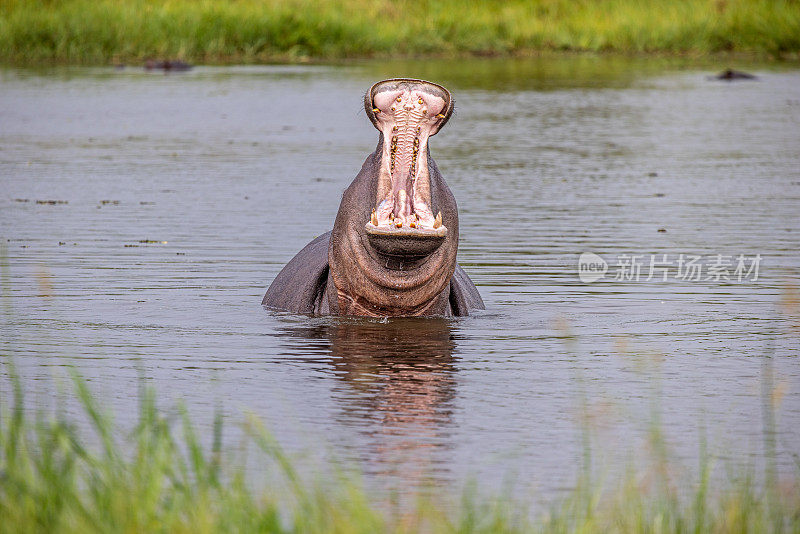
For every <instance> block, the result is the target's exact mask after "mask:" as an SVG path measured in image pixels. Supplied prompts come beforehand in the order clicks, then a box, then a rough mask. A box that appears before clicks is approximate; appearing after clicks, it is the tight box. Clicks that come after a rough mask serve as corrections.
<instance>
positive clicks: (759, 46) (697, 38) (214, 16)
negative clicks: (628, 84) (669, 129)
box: [0, 0, 800, 64]
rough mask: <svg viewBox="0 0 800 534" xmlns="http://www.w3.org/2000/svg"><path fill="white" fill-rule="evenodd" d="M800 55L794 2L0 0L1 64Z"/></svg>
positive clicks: (799, 19) (799, 16)
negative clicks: (554, 54) (554, 53)
mask: <svg viewBox="0 0 800 534" xmlns="http://www.w3.org/2000/svg"><path fill="white" fill-rule="evenodd" d="M549 50H558V51H561V50H570V51H613V52H622V53H641V52H665V53H676V54H686V53H688V54H706V53H714V52H734V53H736V52H742V53H750V54H763V55H771V56H785V55H796V53H797V52H798V51H800V3H798V2H797V1H795V0H654V1H650V2H647V1H642V0H508V1H500V0H497V1H485V2H471V3H465V2H459V1H457V0H436V1H432V0H431V1H429V0H415V1H410V0H376V1H375V2H368V1H365V0H320V1H315V0H284V1H279V0H260V1H259V0H237V1H217V0H0V61H2V62H5V63H10V64H36V63H49V62H59V63H75V64H107V63H112V62H116V63H127V62H141V61H143V60H145V59H147V58H181V59H184V60H189V61H193V62H200V63H243V62H267V61H299V60H307V59H326V60H332V59H341V58H353V57H401V56H405V57H408V56H460V55H514V54H528V53H536V52H540V51H549Z"/></svg>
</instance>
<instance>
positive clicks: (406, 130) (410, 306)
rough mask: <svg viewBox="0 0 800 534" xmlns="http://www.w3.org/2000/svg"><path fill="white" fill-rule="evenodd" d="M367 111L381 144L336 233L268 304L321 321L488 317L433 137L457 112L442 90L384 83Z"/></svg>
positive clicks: (288, 272)
mask: <svg viewBox="0 0 800 534" xmlns="http://www.w3.org/2000/svg"><path fill="white" fill-rule="evenodd" d="M364 108H365V110H366V113H367V116H368V117H369V119H370V120H371V121H372V123H373V125H375V127H376V128H377V129H378V131H379V132H380V134H379V137H378V146H377V148H376V149H375V152H373V153H372V154H370V155H369V156H368V157H367V159H366V161H365V162H364V165H363V166H362V168H361V172H359V173H358V176H356V178H355V180H353V182H352V183H351V184H350V186H349V187H348V188H347V189H346V190H345V192H344V195H343V196H342V202H341V204H340V206H339V212H338V214H337V215H336V221H335V222H334V225H333V230H331V231H330V232H327V233H325V234H323V235H321V236H319V237H318V238H317V239H315V240H313V241H312V242H311V243H309V244H308V245H306V247H305V248H303V250H301V251H300V252H299V253H298V254H297V255H296V256H295V257H294V258H293V259H292V260H291V261H290V262H289V263H288V264H286V266H285V267H284V268H283V269H282V270H281V272H280V273H278V276H276V277H275V280H274V281H273V282H272V285H270V287H269V289H268V290H267V293H266V295H264V299H263V301H262V304H263V305H264V306H266V307H269V308H272V309H276V310H285V311H289V312H294V313H303V314H312V315H325V314H333V315H362V316H374V317H381V316H432V315H439V316H458V315H468V314H469V310H474V309H483V308H484V305H483V300H482V299H481V296H480V294H479V293H478V290H477V289H476V288H475V285H474V284H473V283H472V280H470V279H469V276H467V274H466V273H465V272H464V270H463V269H462V268H461V267H460V266H459V265H458V264H457V263H456V254H457V252H458V207H457V205H456V201H455V198H454V197H453V194H452V192H451V191H450V188H448V187H447V184H446V183H445V181H444V178H442V175H441V174H440V173H439V169H438V168H437V166H436V163H435V162H434V161H433V158H431V155H430V149H429V146H428V139H429V138H430V137H431V136H433V135H435V134H436V133H437V132H438V131H439V130H440V129H441V128H442V127H443V126H444V125H445V124H446V123H447V121H448V120H449V118H450V116H451V115H452V113H453V99H452V97H451V95H450V93H449V92H448V91H447V90H446V89H445V88H444V87H442V86H440V85H437V84H434V83H430V82H426V81H423V80H414V79H408V78H396V79H391V80H384V81H382V82H378V83H376V84H375V85H373V86H372V87H370V89H369V90H368V91H367V93H366V95H365V96H364Z"/></svg>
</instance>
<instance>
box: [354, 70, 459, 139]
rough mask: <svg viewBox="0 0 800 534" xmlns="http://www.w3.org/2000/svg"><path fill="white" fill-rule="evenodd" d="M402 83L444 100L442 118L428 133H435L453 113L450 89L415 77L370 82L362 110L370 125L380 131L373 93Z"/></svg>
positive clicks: (400, 85) (396, 86) (397, 86)
mask: <svg viewBox="0 0 800 534" xmlns="http://www.w3.org/2000/svg"><path fill="white" fill-rule="evenodd" d="M404 85H406V86H407V85H412V86H414V85H415V86H417V87H418V88H419V89H422V90H425V91H428V92H430V93H432V94H435V95H436V96H439V97H441V98H443V99H444V100H445V107H444V110H442V113H441V114H442V115H444V118H442V119H441V121H440V122H439V123H438V124H436V126H434V128H433V129H432V130H431V133H430V135H435V134H436V132H438V131H439V130H441V129H442V126H444V125H445V124H447V121H448V120H450V116H451V115H452V114H453V107H454V102H453V97H452V95H450V91H448V90H447V89H445V88H444V87H442V86H441V85H439V84H436V83H433V82H428V81H425V80H418V79H415V78H389V79H388V80H382V81H380V82H376V83H374V84H372V87H370V88H369V89H368V90H367V92H366V93H365V94H364V111H366V112H367V117H369V120H370V122H372V125H373V126H375V128H376V129H377V130H379V131H380V126H379V125H378V118H377V117H376V115H375V113H376V112H375V101H374V99H375V95H376V94H377V93H379V92H381V91H388V90H391V89H394V88H399V87H402V86H404Z"/></svg>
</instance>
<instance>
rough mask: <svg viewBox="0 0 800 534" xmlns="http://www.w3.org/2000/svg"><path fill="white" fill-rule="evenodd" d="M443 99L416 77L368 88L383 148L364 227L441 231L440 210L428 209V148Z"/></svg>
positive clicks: (444, 106) (446, 97)
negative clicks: (374, 194) (374, 198)
mask: <svg viewBox="0 0 800 534" xmlns="http://www.w3.org/2000/svg"><path fill="white" fill-rule="evenodd" d="M448 100H449V95H447V94H446V93H445V92H444V91H443V89H441V88H439V87H438V86H434V85H433V84H428V83H426V82H419V81H402V82H395V83H389V82H386V83H383V84H380V85H378V86H377V87H376V88H375V89H374V90H373V95H372V104H373V109H372V112H373V113H374V114H375V123H376V126H377V128H378V129H379V130H380V131H381V132H382V133H383V139H384V146H383V157H382V160H381V176H380V178H379V185H378V198H377V205H376V207H375V210H374V212H373V214H372V216H371V217H370V222H369V223H368V225H367V226H368V229H370V230H378V229H381V230H384V231H386V230H393V229H398V228H414V229H419V230H423V231H424V230H426V229H427V230H437V232H436V233H437V234H438V233H442V232H446V228H444V227H443V226H442V221H441V214H439V215H438V216H434V214H433V211H432V209H431V194H430V176H429V174H428V160H427V146H428V138H429V137H430V136H431V135H433V134H435V133H436V131H437V130H438V128H439V126H440V125H441V124H442V123H443V122H444V119H445V116H444V115H443V113H444V112H445V111H447V106H448V103H449V102H448ZM439 229H441V230H439ZM404 233H405V232H404Z"/></svg>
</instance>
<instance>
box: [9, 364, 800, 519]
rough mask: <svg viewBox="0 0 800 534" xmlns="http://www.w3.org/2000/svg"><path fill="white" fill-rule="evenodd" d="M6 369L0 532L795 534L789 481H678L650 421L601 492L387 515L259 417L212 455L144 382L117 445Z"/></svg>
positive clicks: (587, 472) (704, 461)
mask: <svg viewBox="0 0 800 534" xmlns="http://www.w3.org/2000/svg"><path fill="white" fill-rule="evenodd" d="M4 363H5V364H6V365H5V371H7V373H6V378H5V379H4V383H5V384H10V385H11V391H10V392H8V395H6V394H5V393H4V395H3V396H2V397H0V402H2V403H3V405H2V406H1V407H0V409H2V417H1V418H0V518H1V519H2V520H0V532H48V533H60V532H75V533H78V532H80V533H90V532H103V533H107V532H192V533H202V532H248V533H249V532H303V533H328V532H331V533H336V532H342V533H352V532H364V533H375V532H420V531H422V532H447V533H456V532H459V533H469V532H581V533H592V532H604V533H605V532H620V533H623V532H695V533H700V532H800V493H798V487H797V479H796V477H795V479H794V480H791V481H789V480H786V479H784V480H782V481H781V480H778V478H777V477H776V476H775V474H774V472H773V471H772V469H773V468H774V466H773V467H770V466H771V463H770V459H769V458H766V459H765V460H766V465H767V468H766V474H765V476H764V477H762V478H763V480H762V481H761V482H758V483H756V482H755V479H756V478H757V477H755V475H754V472H753V470H752V469H746V470H745V472H742V473H738V475H736V476H733V477H730V478H729V479H728V480H729V482H727V483H725V484H723V485H722V486H720V485H719V483H714V482H713V481H712V480H713V478H712V477H710V471H711V457H710V455H708V453H707V452H705V451H702V452H701V461H700V466H699V469H698V472H697V473H696V477H693V479H694V480H693V481H689V482H684V483H681V482H680V481H676V480H675V478H674V476H673V475H671V474H670V472H671V471H672V470H671V469H670V465H669V460H668V458H666V456H665V454H664V451H665V450H666V449H665V446H664V442H663V437H662V434H661V429H660V428H659V427H658V425H657V419H656V420H655V421H654V422H653V423H654V424H653V428H652V431H651V436H650V440H651V441H650V446H651V447H652V450H653V451H655V453H654V455H653V466H651V467H650V468H648V470H647V473H646V476H642V473H638V474H634V473H631V474H629V476H627V477H625V478H624V479H623V480H621V481H619V483H618V484H612V485H611V486H608V485H607V487H605V488H604V487H603V486H602V485H601V484H599V483H598V482H597V481H592V480H591V478H592V477H591V469H590V463H587V464H586V465H585V466H584V467H588V468H589V469H583V470H582V472H583V474H582V475H581V476H580V477H579V480H578V481H577V483H576V485H575V489H574V490H573V491H572V492H571V493H570V494H569V495H567V496H566V497H565V498H563V499H562V500H561V501H559V502H558V503H556V504H554V505H553V506H552V507H551V508H550V509H549V511H547V512H546V513H544V514H538V515H532V514H530V513H529V511H528V509H527V507H526V505H525V503H522V502H516V501H514V500H513V498H510V497H500V498H494V499H486V498H485V496H484V498H483V499H481V498H479V497H476V496H475V495H476V494H475V493H472V494H470V493H468V494H467V496H466V497H465V498H464V499H463V500H462V501H461V503H460V504H457V505H455V506H453V505H452V503H450V504H445V505H444V506H443V505H442V503H438V502H433V501H431V500H430V499H424V498H421V499H420V500H418V501H417V502H416V505H414V506H412V509H408V510H403V511H402V512H401V515H399V516H390V515H387V514H385V513H384V512H382V511H381V510H380V509H379V507H377V506H376V505H375V503H373V502H371V500H370V498H369V497H368V494H367V492H366V491H365V490H364V489H363V488H362V487H361V485H360V484H359V483H357V481H354V480H353V479H352V478H348V477H346V476H345V475H338V476H336V475H334V476H332V478H331V479H329V480H327V481H324V482H322V483H320V482H317V483H309V482H307V481H305V479H304V477H302V476H301V475H300V474H299V473H298V471H297V470H296V468H295V466H294V465H293V462H292V460H291V459H290V458H289V457H288V456H287V455H286V454H285V453H284V452H282V450H281V448H280V446H279V445H278V443H277V442H276V441H275V440H274V439H273V438H272V437H271V436H270V435H269V433H268V432H267V431H266V430H265V429H264V428H263V426H262V425H261V424H260V422H259V421H258V420H257V419H255V418H252V417H251V418H248V419H246V421H245V422H244V423H243V432H244V435H245V436H246V439H247V442H248V444H249V446H250V447H249V448H250V449H252V448H255V449H256V450H257V451H258V453H259V454H258V456H257V457H255V458H253V457H249V458H247V457H246V455H245V453H244V452H242V451H246V449H245V448H242V449H240V454H239V456H238V457H237V456H234V455H232V454H231V453H230V451H226V450H225V449H224V448H223V446H222V435H223V423H222V418H221V416H217V417H215V419H214V425H213V429H212V431H211V435H209V436H202V437H199V436H197V434H196V432H195V429H194V427H193V425H192V422H191V420H190V418H189V416H188V415H187V413H186V410H185V409H183V408H180V407H178V409H176V410H169V411H163V410H160V409H159V408H158V407H157V403H156V397H155V393H154V391H153V390H152V389H151V388H149V387H147V386H146V385H145V384H144V383H142V387H141V390H140V402H139V414H138V425H137V426H136V427H135V429H134V430H133V432H130V433H127V434H125V433H121V432H120V431H119V429H118V428H116V427H115V426H114V425H113V424H112V422H111V420H110V418H109V416H108V414H106V413H104V412H103V410H102V409H101V404H100V403H99V402H98V400H97V399H95V398H94V397H93V396H92V394H91V393H90V391H89V389H88V386H87V383H86V381H85V380H84V379H83V378H81V377H80V375H78V374H77V373H75V372H73V373H72V376H73V384H74V390H75V393H76V396H77V397H78V399H79V400H80V403H81V406H82V409H83V412H84V416H85V417H84V418H85V419H86V420H88V421H89V422H90V425H89V426H88V427H87V426H86V425H85V424H84V425H83V426H81V425H79V424H78V423H77V422H76V421H74V420H71V419H70V418H69V417H67V416H65V415H64V413H63V412H62V411H61V410H58V411H57V413H56V414H55V415H53V416H49V417H48V416H45V415H44V414H42V413H39V414H37V415H36V416H35V417H34V418H33V419H31V416H30V415H29V414H30V413H31V410H30V409H29V408H30V407H28V406H26V401H25V396H24V392H23V388H22V386H21V381H20V379H19V378H18V376H17V375H16V373H15V371H14V367H13V364H12V362H11V360H10V359H6V360H5V362H4ZM6 401H10V403H6ZM81 428H82V429H83V430H81ZM772 430H774V429H772ZM765 432H766V434H765V435H767V436H768V435H769V432H770V429H769V428H766V430H765ZM119 436H125V437H124V439H120V438H119ZM201 438H202V439H201ZM201 441H202V442H205V443H206V444H207V446H203V445H201ZM767 450H768V452H769V448H768V449H767ZM254 461H255V462H264V463H263V464H261V465H265V466H268V467H269V468H268V469H266V470H267V471H268V472H271V473H273V475H271V478H269V477H268V478H269V479H268V480H266V481H253V480H250V479H248V477H247V475H246V473H247V469H246V467H245V465H246V464H248V463H249V464H250V465H252V462H254ZM259 487H260V488H262V489H260V490H258V489H254V488H259Z"/></svg>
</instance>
